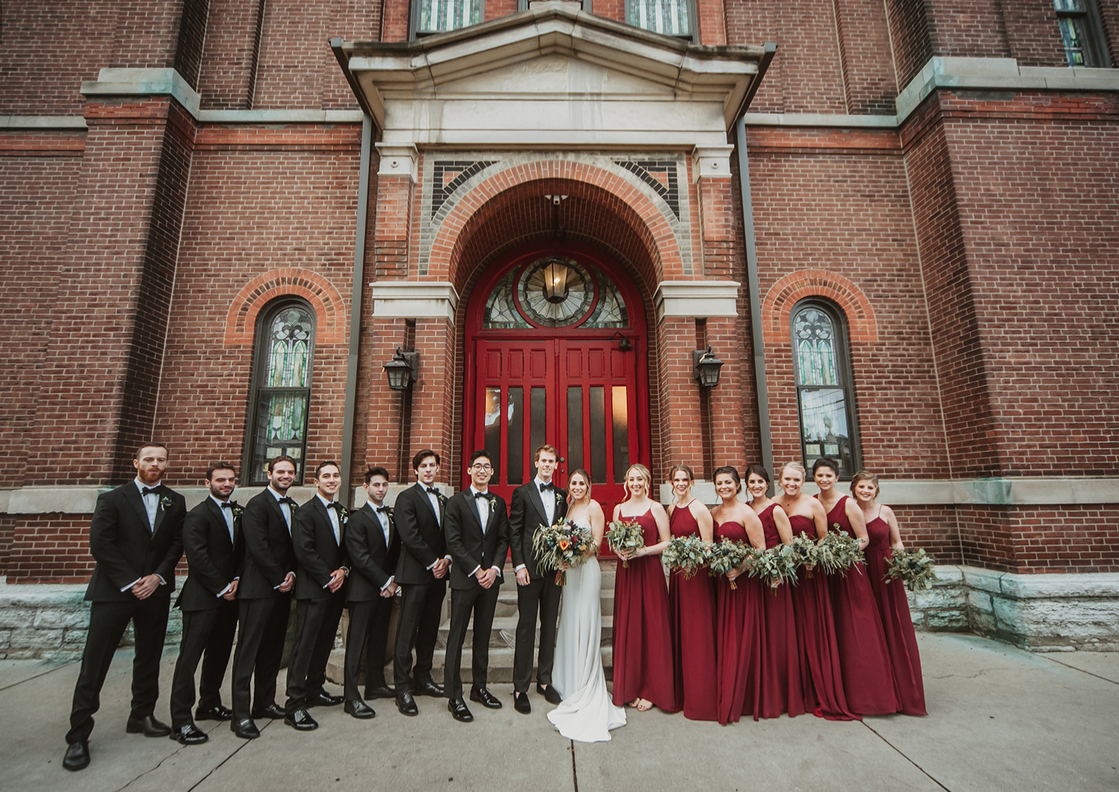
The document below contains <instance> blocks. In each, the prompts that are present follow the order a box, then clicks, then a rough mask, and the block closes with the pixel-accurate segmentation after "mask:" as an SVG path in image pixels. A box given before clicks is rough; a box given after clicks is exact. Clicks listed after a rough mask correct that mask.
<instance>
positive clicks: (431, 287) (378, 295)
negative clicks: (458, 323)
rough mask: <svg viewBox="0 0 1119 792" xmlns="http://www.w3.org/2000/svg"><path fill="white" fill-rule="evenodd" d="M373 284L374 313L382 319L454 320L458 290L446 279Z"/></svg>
mask: <svg viewBox="0 0 1119 792" xmlns="http://www.w3.org/2000/svg"><path fill="white" fill-rule="evenodd" d="M370 286H371V292H372V298H373V315H374V316H375V317H377V318H379V319H386V318H401V319H446V320H447V321H449V322H454V320H455V307H456V306H458V292H457V291H455V287H454V285H453V284H451V283H447V282H445V281H419V282H415V281H390V282H385V281H376V282H374V283H372V284H370Z"/></svg>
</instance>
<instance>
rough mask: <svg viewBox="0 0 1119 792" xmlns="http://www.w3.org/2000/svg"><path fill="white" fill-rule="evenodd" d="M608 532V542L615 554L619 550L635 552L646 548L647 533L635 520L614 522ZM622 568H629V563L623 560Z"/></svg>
mask: <svg viewBox="0 0 1119 792" xmlns="http://www.w3.org/2000/svg"><path fill="white" fill-rule="evenodd" d="M608 528H609V530H607V531H606V541H607V542H609V543H610V549H611V550H613V551H614V552H615V553H616V552H618V551H619V550H628V551H629V552H631V553H632V552H634V551H636V550H640V549H641V548H642V547H644V546H645V533H644V531H642V530H641V526H640V525H638V524H637V523H636V522H634V521H633V520H614V521H613V522H611V523H610V525H609V526H608ZM622 566H624V567H628V566H629V561H626V560H623V561H622Z"/></svg>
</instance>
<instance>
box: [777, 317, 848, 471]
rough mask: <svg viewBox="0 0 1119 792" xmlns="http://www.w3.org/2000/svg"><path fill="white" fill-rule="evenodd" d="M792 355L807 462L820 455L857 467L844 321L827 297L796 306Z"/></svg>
mask: <svg viewBox="0 0 1119 792" xmlns="http://www.w3.org/2000/svg"><path fill="white" fill-rule="evenodd" d="M792 341H793V361H794V369H795V375H796V387H797V404H798V407H799V417H800V438H801V440H800V442H801V452H802V454H803V457H804V465H805V467H808V468H811V467H812V463H813V462H815V461H816V460H817V459H819V458H820V457H829V458H831V459H834V460H835V461H837V462H838V463H839V466H840V470H839V474H840V476H843V477H847V476H851V475H853V474H854V473H855V471H856V470H857V469H858V468H857V466H858V460H857V456H858V449H857V444H856V442H855V437H856V432H855V427H854V424H853V420H852V418H853V415H854V413H853V406H854V400H853V398H852V393H851V386H850V375H849V373H848V371H847V369H846V366H845V360H846V355H847V348H846V341H845V339H844V333H843V323H842V320H841V318H840V315H839V313H838V311H835V310H834V309H832V308H831V306H829V305H826V304H824V303H816V302H804V303H801V304H799V305H797V306H796V307H795V308H794V309H793V316H792Z"/></svg>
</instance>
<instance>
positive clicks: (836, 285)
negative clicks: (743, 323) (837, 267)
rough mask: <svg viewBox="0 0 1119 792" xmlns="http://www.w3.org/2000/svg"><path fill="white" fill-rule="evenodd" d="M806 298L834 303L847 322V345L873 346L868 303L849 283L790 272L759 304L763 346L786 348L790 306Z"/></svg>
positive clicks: (874, 326)
mask: <svg viewBox="0 0 1119 792" xmlns="http://www.w3.org/2000/svg"><path fill="white" fill-rule="evenodd" d="M806 297H824V298H826V299H828V300H831V301H832V302H834V303H835V304H836V305H837V306H839V308H840V310H842V311H843V313H844V316H845V318H846V319H847V335H848V343H849V344H851V345H852V346H854V345H855V344H863V343H869V344H873V343H877V341H878V321H877V319H876V318H875V316H874V309H873V308H872V307H871V305H870V300H868V299H867V297H866V295H865V294H863V291H862V289H860V288H859V287H858V286H856V285H855V284H854V283H853V282H852V281H850V280H848V279H847V278H844V277H843V276H842V275H837V274H835V273H834V272H828V271H827V270H816V269H811V270H798V271H796V272H790V273H789V274H788V275H786V276H785V277H783V278H781V280H779V281H777V282H776V283H775V284H773V286H771V287H770V289H769V291H768V292H766V295H765V299H764V300H763V301H762V327H763V332H764V337H765V344H766V346H767V347H770V348H773V347H778V346H787V345H788V344H789V343H790V342H789V321H790V316H791V314H792V310H793V306H794V305H796V304H797V303H798V302H799V301H801V300H803V299H805V298H806Z"/></svg>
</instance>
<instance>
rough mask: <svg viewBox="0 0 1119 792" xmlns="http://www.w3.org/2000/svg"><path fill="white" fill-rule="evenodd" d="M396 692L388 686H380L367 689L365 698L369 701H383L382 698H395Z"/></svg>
mask: <svg viewBox="0 0 1119 792" xmlns="http://www.w3.org/2000/svg"><path fill="white" fill-rule="evenodd" d="M395 697H396V691H395V690H393V689H392V688H390V687H389V686H388V685H379V686H378V687H367V688H366V689H365V698H367V699H381V698H395Z"/></svg>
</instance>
